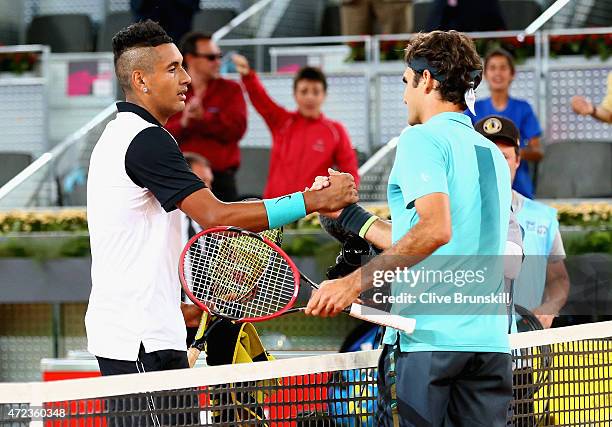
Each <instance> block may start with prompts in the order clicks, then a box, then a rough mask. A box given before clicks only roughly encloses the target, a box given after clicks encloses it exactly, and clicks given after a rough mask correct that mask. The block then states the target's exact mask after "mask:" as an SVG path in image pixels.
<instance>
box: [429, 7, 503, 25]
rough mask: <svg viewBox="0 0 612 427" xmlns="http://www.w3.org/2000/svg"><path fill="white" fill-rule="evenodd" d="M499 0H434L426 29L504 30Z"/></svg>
mask: <svg viewBox="0 0 612 427" xmlns="http://www.w3.org/2000/svg"><path fill="white" fill-rule="evenodd" d="M505 29H506V23H505V21H504V17H503V16H502V11H501V6H500V4H499V0H434V4H433V5H432V8H431V13H430V15H429V22H428V25H427V31H433V30H442V31H448V30H457V31H461V32H474V31H499V30H505Z"/></svg>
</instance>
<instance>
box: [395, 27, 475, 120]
mask: <svg viewBox="0 0 612 427" xmlns="http://www.w3.org/2000/svg"><path fill="white" fill-rule="evenodd" d="M415 58H423V59H424V60H426V61H427V63H428V64H430V65H431V67H432V68H435V70H436V75H437V76H444V79H443V80H442V81H439V85H438V87H437V90H438V91H439V92H440V97H441V98H442V100H444V101H448V102H452V103H453V104H457V105H459V106H461V108H463V109H466V108H467V105H466V104H465V99H464V95H465V91H466V90H468V89H469V88H470V86H472V85H474V87H475V86H477V85H478V83H479V81H480V80H476V79H475V78H474V73H475V72H476V73H477V72H479V71H480V72H482V60H481V59H480V56H479V55H478V53H477V52H476V48H475V46H474V42H473V41H472V40H471V39H470V38H468V37H467V36H466V35H465V34H462V33H460V32H458V31H454V30H451V31H432V32H430V33H420V34H417V35H416V36H415V37H414V38H412V39H411V40H410V41H409V42H408V45H407V46H406V49H405V55H404V60H405V61H406V63H407V64H410V62H411V61H412V60H413V59H415ZM430 73H432V74H434V73H433V72H432V70H430ZM422 75H423V74H422V72H415V76H414V81H413V82H412V84H413V86H414V87H416V86H417V85H418V83H419V81H420V79H421V77H422Z"/></svg>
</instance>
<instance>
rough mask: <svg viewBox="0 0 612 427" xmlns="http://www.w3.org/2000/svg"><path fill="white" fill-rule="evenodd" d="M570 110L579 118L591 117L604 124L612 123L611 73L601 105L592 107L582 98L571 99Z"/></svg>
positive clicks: (592, 105)
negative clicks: (579, 116) (578, 115)
mask: <svg viewBox="0 0 612 427" xmlns="http://www.w3.org/2000/svg"><path fill="white" fill-rule="evenodd" d="M571 102H572V109H573V110H574V112H575V113H576V114H580V115H581V116H591V117H593V118H594V119H595V120H599V121H600V122H604V123H612V72H611V73H610V74H608V90H607V92H606V97H605V98H604V100H603V101H601V104H599V105H594V104H593V103H592V102H591V101H589V100H588V99H586V98H585V97H584V96H579V95H576V96H574V97H572V101H571Z"/></svg>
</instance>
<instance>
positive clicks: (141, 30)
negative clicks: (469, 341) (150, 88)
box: [113, 19, 173, 93]
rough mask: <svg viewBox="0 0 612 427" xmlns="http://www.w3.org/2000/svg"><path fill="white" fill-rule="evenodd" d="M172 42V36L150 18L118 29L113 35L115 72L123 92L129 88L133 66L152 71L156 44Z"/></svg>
mask: <svg viewBox="0 0 612 427" xmlns="http://www.w3.org/2000/svg"><path fill="white" fill-rule="evenodd" d="M166 43H173V40H172V37H170V36H169V35H168V34H166V31H164V29H163V28H162V27H161V26H160V25H159V24H158V23H157V22H153V21H151V20H150V19H147V20H146V21H141V22H137V23H135V24H132V25H130V26H129V27H127V28H124V29H123V30H121V31H119V32H118V33H117V34H115V36H114V37H113V56H114V58H113V59H114V63H115V74H116V75H117V80H118V81H119V84H120V85H121V89H122V90H123V92H124V93H127V92H129V91H130V90H131V84H130V80H131V77H132V71H133V70H134V69H135V68H143V69H145V70H146V71H152V69H153V65H154V63H155V53H154V52H153V51H152V49H148V48H154V47H156V46H159V45H162V44H166Z"/></svg>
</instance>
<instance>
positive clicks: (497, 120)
mask: <svg viewBox="0 0 612 427" xmlns="http://www.w3.org/2000/svg"><path fill="white" fill-rule="evenodd" d="M474 129H476V132H478V133H480V134H481V135H483V136H485V137H486V138H488V139H490V140H491V141H493V142H495V141H499V140H500V139H503V140H504V141H505V142H507V143H508V144H510V145H516V146H519V137H520V133H519V130H518V129H517V128H516V126H515V125H514V123H513V122H512V120H509V119H507V118H505V117H502V116H496V115H492V116H487V117H485V118H484V119H482V120H479V121H478V122H477V123H476V124H475V125H474Z"/></svg>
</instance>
